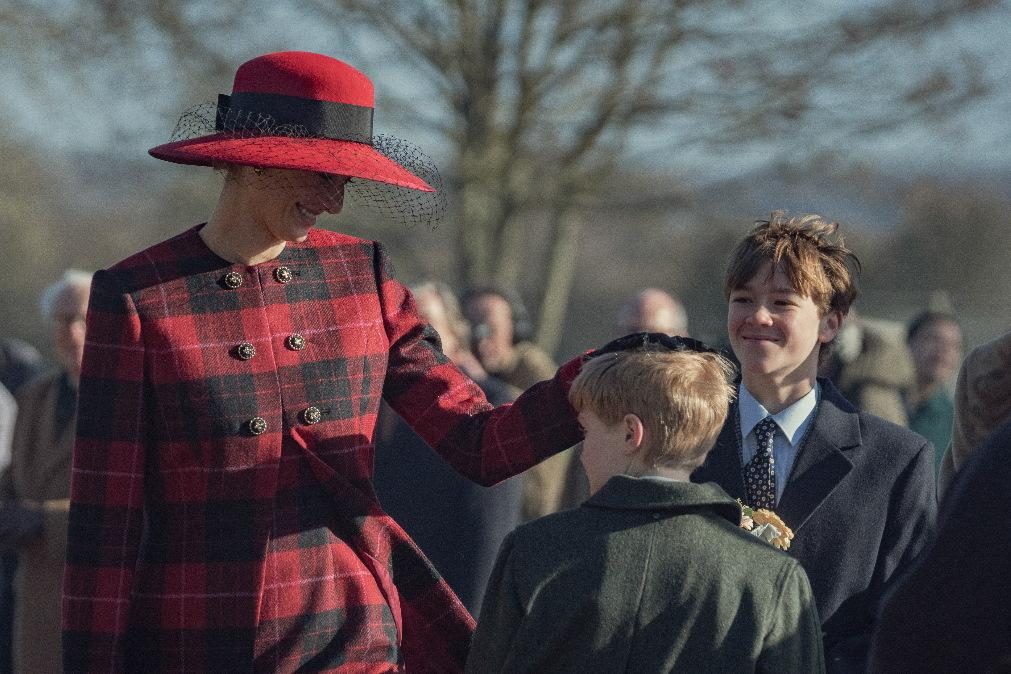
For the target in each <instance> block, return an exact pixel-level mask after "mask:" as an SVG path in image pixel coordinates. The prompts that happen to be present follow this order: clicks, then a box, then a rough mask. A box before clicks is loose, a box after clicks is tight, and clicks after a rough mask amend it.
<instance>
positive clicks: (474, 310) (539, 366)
mask: <svg viewBox="0 0 1011 674" xmlns="http://www.w3.org/2000/svg"><path fill="white" fill-rule="evenodd" d="M463 312H464V315H465V316H466V318H467V320H468V321H469V322H470V325H471V344H472V346H473V349H474V354H475V355H476V356H477V358H478V360H480V361H481V365H482V367H484V369H485V370H487V371H488V373H489V374H492V375H494V376H496V377H499V378H500V379H502V380H503V381H505V382H506V383H507V384H509V385H510V386H514V387H516V388H518V389H520V390H526V389H527V388H529V387H530V386H533V385H534V384H536V383H537V382H539V381H543V380H545V379H550V378H551V377H553V376H554V374H555V371H556V370H557V365H556V364H555V362H554V360H553V359H552V358H551V356H549V355H548V354H546V353H545V352H544V351H543V350H542V349H541V348H540V347H539V346H537V345H536V344H534V343H533V342H531V341H530V339H531V337H532V335H531V331H532V330H531V325H530V319H529V318H528V315H527V312H526V310H525V308H524V307H523V304H522V302H520V300H519V298H518V296H517V295H516V293H514V292H512V291H508V290H504V289H499V288H479V289H476V290H471V291H469V292H468V293H466V294H465V295H464V299H463ZM575 457H576V452H575V451H574V450H573V449H567V450H565V451H564V452H561V453H559V454H556V455H554V456H553V457H551V458H550V459H547V460H546V461H542V462H541V463H539V464H537V465H536V466H534V467H533V468H531V469H530V470H528V471H526V472H525V473H524V474H523V480H524V487H523V519H524V520H532V519H535V518H537V517H542V516H544V515H549V514H551V513H553V512H557V511H559V510H564V509H565V508H571V507H575V506H577V505H579V504H580V503H582V502H583V500H584V499H585V498H586V497H587V496H588V495H589V487H588V485H587V482H586V477H585V476H584V475H583V471H582V468H580V466H579V462H578V461H576V460H575Z"/></svg>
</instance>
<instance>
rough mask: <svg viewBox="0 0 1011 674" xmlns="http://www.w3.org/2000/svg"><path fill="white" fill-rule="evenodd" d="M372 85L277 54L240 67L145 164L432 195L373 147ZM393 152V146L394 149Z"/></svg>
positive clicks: (339, 67) (345, 68)
mask: <svg viewBox="0 0 1011 674" xmlns="http://www.w3.org/2000/svg"><path fill="white" fill-rule="evenodd" d="M374 111H375V95H374V89H373V86H372V82H371V81H370V80H369V78H368V77H366V76H365V74H364V73H362V72H360V71H359V70H357V69H355V68H353V67H352V66H350V65H348V64H347V63H344V62H343V61H340V60H338V59H335V58H332V57H330V56H324V55H322V54H314V53H310V52H297V51H289V52H277V53H274V54H266V55H264V56H258V57H256V58H254V59H252V60H250V61H246V62H245V63H243V64H242V65H241V66H239V69H238V71H236V73H235V82H234V84H233V85H232V93H231V95H228V96H226V95H221V96H219V97H218V103H217V105H216V106H215V105H213V104H212V105H210V106H202V107H201V106H198V108H194V109H193V110H191V111H189V112H188V113H186V114H184V115H183V117H182V118H181V119H180V122H179V124H177V125H176V129H175V131H174V132H173V140H172V141H171V142H168V143H165V144H163V145H158V146H157V147H153V148H151V149H150V150H148V152H149V153H150V154H151V156H153V157H156V158H158V159H164V160H165V161H170V162H175V163H177V164H193V165H198V166H211V165H213V164H215V163H226V164H239V165H243V166H258V167H265V168H282V169H295V170H301V171H313V172H317V173H328V174H334V175H341V176H349V177H352V178H363V179H366V180H371V181H375V182H379V183H385V184H388V185H394V186H397V187H403V188H407V189H413V190H420V191H423V192H432V191H434V188H433V187H432V186H430V185H429V184H428V183H427V182H426V181H425V180H423V179H422V178H420V177H418V176H417V175H415V174H414V173H412V172H411V171H409V170H408V169H407V168H405V167H404V166H402V165H401V164H400V163H399V162H398V161H396V160H395V158H392V157H391V156H388V154H387V153H384V152H382V151H380V149H379V148H380V146H382V147H384V148H387V147H390V146H391V144H389V143H385V144H378V143H375V142H374V138H373V133H372V120H373V114H374ZM394 146H395V145H394Z"/></svg>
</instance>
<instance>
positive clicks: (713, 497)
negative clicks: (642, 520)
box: [585, 475, 741, 525]
mask: <svg viewBox="0 0 1011 674" xmlns="http://www.w3.org/2000/svg"><path fill="white" fill-rule="evenodd" d="M585 505H587V506H589V507H591V508H606V509H609V510H654V511H655V510H665V511H669V512H670V513H671V514H672V515H674V514H679V513H685V512H692V511H698V510H712V511H714V512H716V513H717V514H718V515H720V516H721V517H725V518H726V519H728V520H730V521H731V522H733V523H734V524H735V525H739V524H740V522H741V507H740V505H738V503H737V501H735V500H734V499H732V498H731V497H730V495H729V494H727V492H725V491H724V490H723V489H722V488H721V487H720V486H719V485H715V484H694V483H691V482H675V481H674V480H662V479H655V478H648V477H630V476H628V475H616V476H614V477H612V478H611V479H610V480H608V481H607V483H606V484H605V485H604V486H603V487H601V488H600V489H599V490H598V491H597V493H596V494H594V495H593V496H591V497H590V498H589V500H587V501H586V503H585Z"/></svg>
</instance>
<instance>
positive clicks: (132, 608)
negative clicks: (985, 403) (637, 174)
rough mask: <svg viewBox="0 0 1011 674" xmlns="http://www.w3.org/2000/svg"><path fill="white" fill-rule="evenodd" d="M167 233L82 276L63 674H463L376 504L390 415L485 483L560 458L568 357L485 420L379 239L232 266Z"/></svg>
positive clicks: (315, 242)
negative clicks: (83, 331) (88, 284)
mask: <svg viewBox="0 0 1011 674" xmlns="http://www.w3.org/2000/svg"><path fill="white" fill-rule="evenodd" d="M198 229H199V227H196V228H193V229H190V230H188V231H187V232H184V233H182V234H180V235H178V236H176V237H174V238H172V239H169V240H167V241H165V242H163V243H160V244H157V245H155V246H153V247H152V248H149V249H148V250H145V251H143V252H141V253H138V254H136V255H134V256H132V257H130V258H128V259H127V260H124V261H123V262H120V263H119V264H117V265H115V266H114V267H112V268H110V269H108V270H105V271H101V272H99V273H98V274H96V275H95V278H94V283H93V289H92V296H91V303H90V308H89V314H88V331H87V344H86V347H85V354H84V364H83V371H82V376H81V386H80V401H79V420H78V429H77V442H76V445H75V448H74V457H73V469H72V484H71V511H70V535H69V549H68V553H67V570H66V576H65V581H64V598H63V623H64V625H63V627H64V659H65V666H66V669H67V670H68V671H122V670H127V671H143V672H157V671H183V670H195V671H217V672H225V671H228V672H233V671H272V672H273V671H294V670H296V669H298V670H299V671H341V672H394V671H396V672H400V671H405V670H406V671H410V672H412V673H413V672H455V671H462V668H463V663H464V660H465V658H466V651H467V648H468V644H469V639H470V634H471V631H472V629H473V619H472V618H471V617H470V615H469V614H468V613H467V612H466V610H465V609H464V607H463V606H462V604H461V603H460V602H459V600H457V598H456V597H455V596H454V595H453V593H452V591H451V590H450V589H449V587H448V586H447V585H446V583H445V582H444V581H443V580H442V579H441V578H439V576H438V574H437V573H436V572H435V570H434V569H433V568H432V566H431V564H430V563H429V562H428V560H427V559H425V557H424V555H423V554H422V553H421V552H420V551H419V550H418V549H417V547H416V546H415V545H414V544H413V542H412V541H411V540H410V539H409V538H408V536H407V535H406V534H405V533H404V532H403V530H402V529H401V528H400V527H398V526H397V524H396V523H395V522H393V521H392V520H391V519H390V518H389V517H388V516H387V515H386V514H385V513H383V511H382V510H381V509H380V507H379V505H378V503H377V501H376V499H375V496H374V493H373V491H372V487H371V482H370V478H371V475H372V461H373V444H372V437H373V430H374V426H375V421H376V412H377V410H378V408H379V402H380V398H381V397H382V398H385V399H386V400H387V401H388V402H389V403H390V404H391V406H392V407H393V408H394V409H395V410H396V411H397V412H398V413H399V414H400V415H401V416H403V417H404V419H405V420H406V421H407V422H408V423H410V425H411V426H412V427H413V428H414V429H415V430H416V431H417V432H418V433H419V434H420V435H421V436H422V437H423V438H425V440H426V441H427V442H428V443H429V444H430V445H431V446H432V447H433V448H435V449H436V450H437V451H438V452H439V453H440V454H441V455H442V456H443V457H444V458H445V459H446V460H447V461H448V462H449V463H450V464H451V465H453V467H454V468H456V469H457V470H459V471H460V472H461V473H463V474H464V475H466V476H468V477H470V478H472V479H474V480H475V481H478V482H480V483H482V484H491V483H494V482H497V481H499V480H502V479H504V478H506V477H509V476H511V475H514V474H516V473H518V472H520V471H522V470H524V469H526V468H527V467H529V466H531V465H532V464H534V463H536V462H537V461H539V460H541V459H543V458H545V457H547V456H549V455H551V454H553V453H555V452H556V451H559V450H561V449H564V448H565V447H568V446H571V445H573V444H575V443H576V442H577V441H578V440H579V438H580V434H579V431H578V426H577V424H576V422H575V417H574V413H573V411H572V408H571V407H570V406H569V404H568V401H567V399H566V391H567V388H568V383H569V382H570V381H571V377H572V376H573V375H574V374H575V370H577V369H578V365H577V364H576V361H573V363H572V364H570V365H569V366H567V367H563V368H562V370H560V371H559V374H558V375H556V377H555V378H554V379H553V380H550V381H548V382H542V383H541V384H538V385H536V386H534V387H532V388H531V389H530V390H529V391H527V392H526V393H525V394H524V395H523V396H521V397H520V398H519V399H518V400H517V401H516V402H515V403H514V404H512V405H506V406H502V407H499V408H497V409H494V410H492V409H491V407H490V406H489V405H488V403H487V402H486V401H485V398H484V396H483V395H482V393H481V391H480V389H479V388H478V387H477V386H476V385H475V384H474V383H473V382H471V381H470V380H469V379H468V378H467V377H466V376H464V375H463V374H462V373H461V372H460V371H459V370H457V369H456V367H454V366H453V365H452V364H451V363H450V362H449V361H448V360H447V359H446V357H445V356H444V355H443V354H442V351H441V349H440V345H439V339H438V335H437V334H436V333H435V331H434V330H432V328H431V327H430V326H428V325H427V324H426V323H424V322H423V321H422V320H421V319H420V318H419V316H418V314H417V312H416V310H415V306H414V301H413V299H412V298H411V295H410V293H409V292H408V291H407V290H406V289H405V287H404V286H403V285H402V284H401V283H400V282H398V281H397V280H396V279H395V278H394V277H393V273H392V270H391V267H390V264H389V261H388V259H387V258H386V255H385V253H384V252H383V249H382V247H381V246H380V244H378V243H375V242H372V241H363V240H360V239H356V238H353V237H350V236H345V235H341V234H335V233H333V232H329V231H326V230H319V229H314V230H312V232H311V233H310V235H309V238H308V239H307V240H306V241H305V242H304V243H301V244H289V245H288V246H287V247H286V248H285V250H284V252H283V253H282V254H281V255H280V256H279V257H278V258H277V259H275V260H272V261H270V262H265V263H262V264H259V265H256V266H251V267H247V266H244V265H231V264H229V263H228V262H226V261H224V260H222V259H221V258H219V257H217V256H216V255H215V254H214V253H212V252H211V251H210V250H209V249H208V248H207V247H206V246H205V245H204V243H203V241H202V240H201V239H200V237H199V235H198V233H197V232H198Z"/></svg>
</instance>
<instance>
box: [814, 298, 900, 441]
mask: <svg viewBox="0 0 1011 674" xmlns="http://www.w3.org/2000/svg"><path fill="white" fill-rule="evenodd" d="M890 327H891V326H890V325H889V324H888V323H887V322H885V321H872V320H869V319H865V318H864V317H862V316H859V315H858V314H857V312H856V311H855V310H853V309H851V310H850V314H849V316H848V317H847V318H846V322H845V324H844V325H843V327H842V329H841V330H840V331H839V334H838V335H837V336H836V339H835V343H834V344H833V345H832V347H831V351H830V352H829V353H828V354H827V357H824V356H823V358H822V360H821V364H820V365H819V376H822V377H826V378H828V379H831V380H832V383H833V384H835V385H836V388H838V389H839V392H840V393H842V394H843V397H844V398H846V400H848V401H850V402H851V403H853V405H854V406H856V407H857V408H858V409H861V410H864V411H865V412H870V413H871V414H873V415H874V416H876V417H881V418H882V419H886V420H888V421H891V422H892V423H894V424H898V425H899V426H908V425H909V416H908V414H907V412H906V394H907V392H908V391H909V390H911V389H912V388H913V385H914V382H915V374H914V369H913V358H912V356H911V355H910V354H909V349H908V348H907V347H906V341H905V339H904V336H903V335H902V333H901V326H896V327H897V328H900V329H899V330H890V329H889V328H890Z"/></svg>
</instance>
